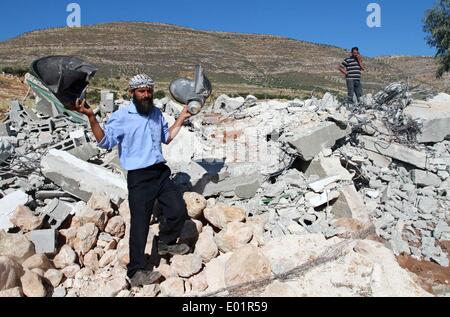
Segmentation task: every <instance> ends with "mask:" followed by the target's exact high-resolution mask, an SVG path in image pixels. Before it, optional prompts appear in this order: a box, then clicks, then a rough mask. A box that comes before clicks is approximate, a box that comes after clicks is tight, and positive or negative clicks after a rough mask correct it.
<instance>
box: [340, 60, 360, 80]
mask: <svg viewBox="0 0 450 317" xmlns="http://www.w3.org/2000/svg"><path fill="white" fill-rule="evenodd" d="M342 66H344V67H345V68H346V69H347V77H346V78H347V79H353V80H360V79H361V65H359V63H358V60H357V59H356V58H355V57H353V56H351V57H347V58H346V59H344V61H343V62H342Z"/></svg>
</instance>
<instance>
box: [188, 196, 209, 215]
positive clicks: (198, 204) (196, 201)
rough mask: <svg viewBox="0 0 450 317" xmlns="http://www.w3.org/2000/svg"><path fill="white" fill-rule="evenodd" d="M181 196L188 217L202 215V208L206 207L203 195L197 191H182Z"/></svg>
mask: <svg viewBox="0 0 450 317" xmlns="http://www.w3.org/2000/svg"><path fill="white" fill-rule="evenodd" d="M183 198H184V201H185V202H186V207H187V211H188V215H189V217H191V218H195V219H198V218H199V217H201V216H202V215H203V210H205V208H206V199H205V197H203V196H202V195H200V194H197V193H184V195H183Z"/></svg>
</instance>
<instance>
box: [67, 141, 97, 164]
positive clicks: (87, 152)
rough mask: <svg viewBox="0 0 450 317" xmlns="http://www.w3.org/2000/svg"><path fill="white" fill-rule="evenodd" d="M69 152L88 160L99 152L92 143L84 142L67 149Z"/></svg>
mask: <svg viewBox="0 0 450 317" xmlns="http://www.w3.org/2000/svg"><path fill="white" fill-rule="evenodd" d="M68 152H69V153H70V154H72V155H73V156H75V157H76V158H79V159H80V160H83V161H89V160H90V159H92V158H93V157H95V156H97V155H98V154H99V153H100V150H99V149H98V147H97V146H96V145H95V144H93V143H86V144H83V145H80V146H78V147H76V148H74V149H71V150H69V151H68Z"/></svg>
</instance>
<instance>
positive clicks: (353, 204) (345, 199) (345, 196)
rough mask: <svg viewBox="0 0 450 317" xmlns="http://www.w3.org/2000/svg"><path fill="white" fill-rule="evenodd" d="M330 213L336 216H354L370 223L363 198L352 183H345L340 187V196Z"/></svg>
mask: <svg viewBox="0 0 450 317" xmlns="http://www.w3.org/2000/svg"><path fill="white" fill-rule="evenodd" d="M331 213H332V214H333V215H334V216H335V217H336V218H354V219H357V220H359V221H360V222H362V223H363V224H368V223H370V217H369V213H368V211H367V208H366V206H365V205H364V200H363V198H362V196H361V195H360V194H359V193H358V192H357V191H356V188H355V186H354V185H346V186H343V187H342V188H341V189H340V196H339V198H338V200H337V201H336V202H335V203H334V205H333V208H332V210H331Z"/></svg>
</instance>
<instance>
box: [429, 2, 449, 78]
mask: <svg viewBox="0 0 450 317" xmlns="http://www.w3.org/2000/svg"><path fill="white" fill-rule="evenodd" d="M424 31H425V32H426V33H428V36H427V38H426V40H427V43H428V45H430V46H431V47H436V48H437V52H436V59H437V62H438V70H437V72H436V77H437V78H441V77H442V75H443V74H444V73H445V72H448V71H450V49H449V48H450V0H437V2H436V4H435V5H434V7H433V8H431V9H430V10H428V11H427V12H426V14H425V19H424Z"/></svg>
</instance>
